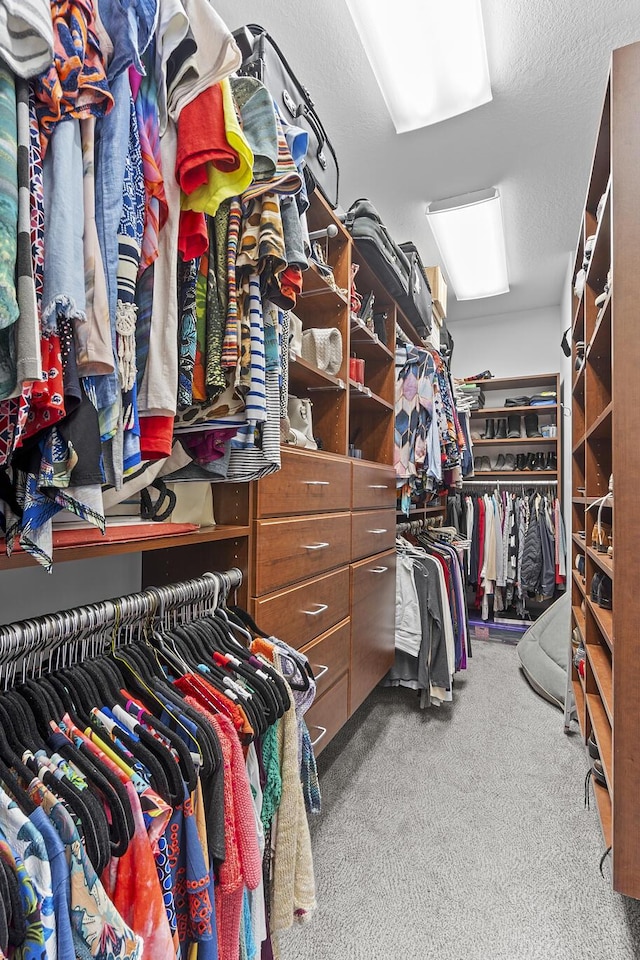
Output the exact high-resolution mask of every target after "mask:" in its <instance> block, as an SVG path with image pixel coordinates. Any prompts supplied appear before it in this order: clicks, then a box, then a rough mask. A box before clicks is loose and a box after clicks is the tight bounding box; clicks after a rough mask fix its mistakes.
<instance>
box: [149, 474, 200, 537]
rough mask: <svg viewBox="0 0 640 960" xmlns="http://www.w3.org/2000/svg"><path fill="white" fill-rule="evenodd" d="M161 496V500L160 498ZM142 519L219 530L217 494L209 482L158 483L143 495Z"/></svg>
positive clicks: (152, 485)
mask: <svg viewBox="0 0 640 960" xmlns="http://www.w3.org/2000/svg"><path fill="white" fill-rule="evenodd" d="M156 494H157V496H156ZM141 501H142V511H141V512H142V518H143V520H154V521H156V522H163V521H164V522H165V523H192V524H196V525H197V526H199V527H215V525H216V521H215V517H214V514H213V490H212V488H211V483H210V482H209V481H208V480H189V481H186V480H185V481H172V482H165V481H164V480H161V479H160V478H158V479H156V480H154V482H153V483H152V484H151V486H150V487H146V489H144V490H143V491H142V493H141Z"/></svg>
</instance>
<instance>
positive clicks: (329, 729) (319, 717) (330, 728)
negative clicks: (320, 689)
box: [305, 673, 349, 757]
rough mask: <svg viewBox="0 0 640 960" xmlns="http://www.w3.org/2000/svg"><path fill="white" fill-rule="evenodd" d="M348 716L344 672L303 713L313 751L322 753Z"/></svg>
mask: <svg viewBox="0 0 640 960" xmlns="http://www.w3.org/2000/svg"><path fill="white" fill-rule="evenodd" d="M348 717H349V674H348V673H345V674H344V676H343V677H341V679H340V680H338V682H337V683H334V685H333V686H332V687H331V688H330V689H329V690H327V692H326V693H325V694H323V695H322V696H321V697H320V698H319V699H318V700H316V701H315V703H314V704H313V706H312V707H311V709H310V710H308V711H307V713H306V714H305V720H306V722H307V727H308V728H309V735H310V737H311V742H312V743H314V744H315V746H314V748H313V749H314V753H315V755H316V757H317V756H319V754H321V753H322V751H323V750H324V748H325V747H326V746H327V744H328V743H329V742H330V741H331V740H332V739H333V738H334V737H335V735H336V733H337V732H338V730H339V729H340V727H343V726H344V725H345V723H346V722H347V719H348Z"/></svg>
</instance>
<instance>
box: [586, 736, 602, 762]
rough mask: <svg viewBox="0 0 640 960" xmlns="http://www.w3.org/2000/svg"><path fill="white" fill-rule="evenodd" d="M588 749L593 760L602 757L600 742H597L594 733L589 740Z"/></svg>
mask: <svg viewBox="0 0 640 960" xmlns="http://www.w3.org/2000/svg"><path fill="white" fill-rule="evenodd" d="M587 750H588V751H589V756H590V757H591V759H592V760H599V759H600V751H599V750H598V744H597V743H596V738H595V737H594V735H593V734H591V736H590V737H589V739H588V740H587Z"/></svg>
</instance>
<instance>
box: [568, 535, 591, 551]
mask: <svg viewBox="0 0 640 960" xmlns="http://www.w3.org/2000/svg"><path fill="white" fill-rule="evenodd" d="M571 539H572V540H573V542H574V543H575V545H576V546H577V547H579V548H580V549H581V550H582V551H583V552H584V550H585V548H586V546H587V543H586V540H585V538H584V537H581V536H579V534H577V533H572V534H571Z"/></svg>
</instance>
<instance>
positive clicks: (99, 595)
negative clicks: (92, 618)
mask: <svg viewBox="0 0 640 960" xmlns="http://www.w3.org/2000/svg"><path fill="white" fill-rule="evenodd" d="M141 578H142V558H141V554H139V553H133V554H124V555H122V556H117V557H96V558H94V559H93V560H73V561H69V562H64V563H60V562H58V563H56V562H55V561H54V564H53V572H52V573H51V574H47V573H45V571H44V570H43V569H42V567H25V568H24V569H22V570H3V571H2V573H0V623H10V622H12V621H13V620H24V619H25V618H26V617H37V616H40V615H41V614H43V613H53V611H55V610H65V609H66V608H67V607H76V606H79V605H80V604H83V603H95V602H96V601H97V600H107V599H109V598H110V597H118V596H121V595H122V594H123V593H134V592H135V591H136V590H139V589H140V585H141Z"/></svg>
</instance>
